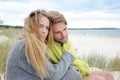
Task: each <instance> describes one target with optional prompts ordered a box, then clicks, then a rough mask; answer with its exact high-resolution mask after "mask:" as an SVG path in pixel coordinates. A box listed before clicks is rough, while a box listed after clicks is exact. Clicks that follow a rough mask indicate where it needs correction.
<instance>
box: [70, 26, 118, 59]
mask: <svg viewBox="0 0 120 80" xmlns="http://www.w3.org/2000/svg"><path fill="white" fill-rule="evenodd" d="M68 32H69V38H70V40H71V41H72V43H73V46H74V47H75V50H76V52H77V53H78V56H84V55H89V54H100V55H103V56H105V57H107V59H111V58H113V57H116V56H119V55H120V29H119V28H97V29H96V28H87V29H84V28H82V29H69V31H68Z"/></svg>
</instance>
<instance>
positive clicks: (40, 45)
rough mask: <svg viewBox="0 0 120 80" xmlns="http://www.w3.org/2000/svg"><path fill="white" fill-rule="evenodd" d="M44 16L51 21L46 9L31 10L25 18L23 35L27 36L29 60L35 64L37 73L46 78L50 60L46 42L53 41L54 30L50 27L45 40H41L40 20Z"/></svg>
mask: <svg viewBox="0 0 120 80" xmlns="http://www.w3.org/2000/svg"><path fill="white" fill-rule="evenodd" d="M42 16H45V17H47V18H48V19H49V21H50V18H49V16H48V15H47V14H46V11H45V10H36V11H33V12H31V13H30V15H29V16H28V17H27V18H26V19H25V23H24V34H23V35H24V38H25V53H26V57H27V61H28V62H29V63H30V64H31V65H32V66H33V68H34V69H35V71H36V73H37V75H38V76H39V77H41V78H42V79H44V78H45V77H47V76H48V72H47V68H48V65H47V63H48V62H47V59H46V54H45V53H46V49H47V46H46V44H49V43H51V39H52V38H51V37H52V35H51V34H52V32H51V29H50V31H49V33H48V36H47V38H46V41H45V42H44V41H42V40H41V37H40V35H41V34H40V30H39V22H40V18H41V17H42ZM50 25H51V23H50ZM50 28H51V27H50Z"/></svg>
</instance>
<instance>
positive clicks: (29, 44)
mask: <svg viewBox="0 0 120 80" xmlns="http://www.w3.org/2000/svg"><path fill="white" fill-rule="evenodd" d="M50 26H51V20H50V18H49V17H48V16H47V14H46V12H45V11H44V10H36V11H33V12H31V13H30V14H29V16H28V17H27V18H26V19H25V24H24V34H23V35H24V36H23V39H21V40H19V41H18V42H16V43H15V45H14V46H13V47H12V49H11V51H10V54H9V56H8V59H7V66H6V78H7V80H73V79H74V80H82V79H81V75H80V74H79V73H78V72H77V71H76V70H75V68H74V67H73V66H70V65H71V63H72V62H73V61H74V57H73V56H72V55H71V54H70V52H69V51H67V52H65V53H64V55H63V57H62V59H61V61H60V62H59V63H58V64H51V63H50V62H49V57H48V56H47V54H46V51H47V46H46V44H50V43H51V41H52V32H51V27H50ZM71 75H72V76H71Z"/></svg>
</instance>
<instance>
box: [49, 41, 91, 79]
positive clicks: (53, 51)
mask: <svg viewBox="0 0 120 80" xmlns="http://www.w3.org/2000/svg"><path fill="white" fill-rule="evenodd" d="M67 50H69V51H71V52H72V53H71V54H72V55H73V56H74V57H75V60H74V61H73V63H72V65H73V66H75V67H76V68H77V70H78V71H79V72H80V74H81V75H82V77H85V76H88V75H89V74H90V69H89V65H88V64H87V62H85V61H84V60H82V59H81V58H79V57H77V56H76V52H75V50H74V48H73V45H72V43H71V42H70V41H69V40H68V42H67V43H65V44H64V45H63V46H61V45H60V44H59V43H57V42H54V43H53V45H52V46H51V47H49V48H48V56H49V57H50V59H51V62H52V63H54V64H56V63H58V62H59V61H60V60H61V58H62V55H63V53H64V52H65V51H67Z"/></svg>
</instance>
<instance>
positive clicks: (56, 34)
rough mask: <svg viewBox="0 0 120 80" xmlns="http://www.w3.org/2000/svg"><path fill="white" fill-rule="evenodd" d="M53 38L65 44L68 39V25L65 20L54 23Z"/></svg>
mask: <svg viewBox="0 0 120 80" xmlns="http://www.w3.org/2000/svg"><path fill="white" fill-rule="evenodd" d="M53 38H54V40H55V41H57V42H59V43H60V44H64V43H66V42H67V40H68V30H67V25H66V24H65V23H64V22H59V23H57V24H54V25H53Z"/></svg>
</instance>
